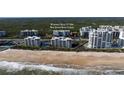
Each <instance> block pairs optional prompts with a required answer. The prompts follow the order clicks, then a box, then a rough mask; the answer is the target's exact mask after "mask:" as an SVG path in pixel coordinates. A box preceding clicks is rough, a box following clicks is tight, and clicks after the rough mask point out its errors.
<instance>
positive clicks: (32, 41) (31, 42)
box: [24, 36, 41, 47]
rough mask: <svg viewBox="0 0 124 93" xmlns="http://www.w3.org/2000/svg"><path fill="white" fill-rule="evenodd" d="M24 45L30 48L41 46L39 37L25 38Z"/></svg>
mask: <svg viewBox="0 0 124 93" xmlns="http://www.w3.org/2000/svg"><path fill="white" fill-rule="evenodd" d="M24 43H25V45H26V46H31V47H34V46H36V47H39V46H40V44H41V41H40V37H37V36H32V37H31V36H29V37H27V38H24Z"/></svg>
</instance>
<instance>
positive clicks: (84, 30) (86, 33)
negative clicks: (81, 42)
mask: <svg viewBox="0 0 124 93" xmlns="http://www.w3.org/2000/svg"><path fill="white" fill-rule="evenodd" d="M92 30H93V29H92V27H91V26H88V27H82V28H80V29H79V31H80V36H81V37H82V38H85V39H88V38H89V32H90V31H92Z"/></svg>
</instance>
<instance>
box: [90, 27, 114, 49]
mask: <svg viewBox="0 0 124 93" xmlns="http://www.w3.org/2000/svg"><path fill="white" fill-rule="evenodd" d="M112 35H113V32H111V31H105V30H102V31H101V30H95V29H94V30H93V31H92V32H90V33H89V42H88V47H89V48H111V46H112V40H113V38H112Z"/></svg>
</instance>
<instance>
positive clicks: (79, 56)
mask: <svg viewBox="0 0 124 93" xmlns="http://www.w3.org/2000/svg"><path fill="white" fill-rule="evenodd" d="M0 61H9V62H32V63H38V64H53V65H57V66H61V67H62V66H65V65H66V66H70V67H74V68H86V67H88V68H89V67H92V68H96V67H97V68H101V67H102V66H108V67H115V68H118V69H123V68H124V53H105V52H63V51H44V50H43V51H34V50H33V51H32V50H17V49H8V50H5V51H1V52H0Z"/></svg>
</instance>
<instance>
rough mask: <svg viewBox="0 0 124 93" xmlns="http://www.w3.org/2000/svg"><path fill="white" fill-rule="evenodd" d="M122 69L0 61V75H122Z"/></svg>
mask: <svg viewBox="0 0 124 93" xmlns="http://www.w3.org/2000/svg"><path fill="white" fill-rule="evenodd" d="M123 74H124V70H111V69H104V70H97V69H73V68H60V67H54V66H52V65H44V64H33V63H29V62H7V61H1V62H0V75H123Z"/></svg>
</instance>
